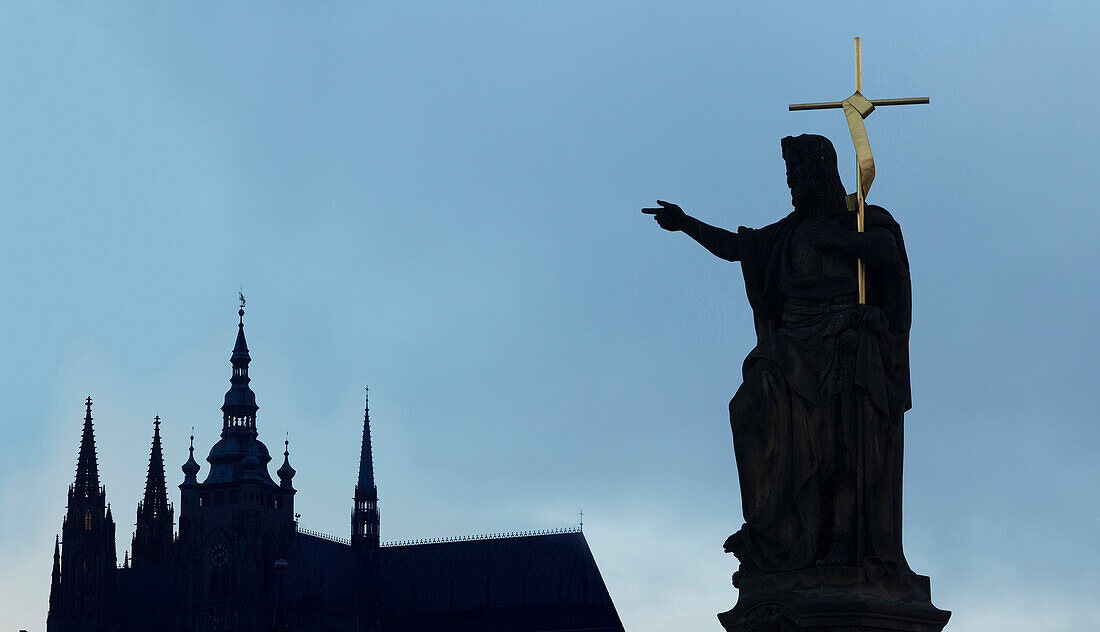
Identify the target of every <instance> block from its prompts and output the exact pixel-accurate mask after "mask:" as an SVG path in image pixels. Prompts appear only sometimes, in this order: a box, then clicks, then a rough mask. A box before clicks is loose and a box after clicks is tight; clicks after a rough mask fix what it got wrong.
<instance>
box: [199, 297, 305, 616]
mask: <svg viewBox="0 0 1100 632" xmlns="http://www.w3.org/2000/svg"><path fill="white" fill-rule="evenodd" d="M237 314H238V316H239V317H240V319H239V321H238V323H237V339H236V342H235V344H234V346H233V353H232V355H231V356H230V364H231V365H232V374H231V376H230V379H229V382H230V386H229V390H228V391H226V393H225V398H224V401H223V404H222V407H221V410H222V431H221V439H220V440H219V441H218V442H217V443H216V444H214V446H213V447H212V448H211V449H210V453H209V454H208V455H207V457H206V461H207V463H209V464H210V469H209V471H208V473H207V475H206V478H205V480H203V481H202V482H201V483H200V482H199V479H198V476H197V475H198V472H199V469H200V468H199V465H198V463H196V462H195V460H194V447H193V446H192V448H191V454H190V458H188V460H187V463H185V464H184V466H183V472H184V476H185V478H184V482H183V484H182V485H180V492H181V500H182V502H181V507H180V549H181V555H180V558H179V562H180V567H181V569H182V570H181V573H182V575H183V579H182V583H183V586H182V588H183V592H184V594H185V595H186V597H185V599H184V603H183V604H181V605H182V609H181V612H180V619H181V623H182V626H181V627H182V629H184V630H196V631H197V630H207V629H211V630H219V629H233V630H239V631H240V632H259V631H260V630H261V629H265V628H261V627H256V626H258V625H259V624H258V623H257V622H259V621H263V620H265V619H266V620H270V618H271V609H272V608H273V607H274V599H275V592H276V591H275V577H274V570H273V568H274V564H275V560H277V559H278V558H279V556H280V555H281V554H282V553H283V552H284V551H285V550H286V547H287V546H288V544H289V542H290V538H291V536H292V535H293V532H294V527H295V525H294V493H295V491H294V488H293V487H292V486H291V477H293V468H290V463H289V450H286V451H284V457H285V458H284V468H281V469H280V479H281V481H282V484H281V485H280V484H278V483H276V482H275V481H273V480H272V478H271V475H270V474H269V473H268V467H267V466H268V463H270V462H271V454H270V453H269V452H268V449H267V446H266V445H264V443H263V442H262V441H260V439H259V432H258V430H257V424H256V413H257V411H258V410H259V407H258V406H257V405H256V394H255V393H253V392H252V388H251V387H250V385H249V384H250V382H251V379H250V378H249V375H248V368H249V363H250V362H251V361H252V358H251V356H250V354H249V351H248V342H247V341H246V339H245V334H244V297H243V296H242V297H241V309H240V311H238V312H237Z"/></svg>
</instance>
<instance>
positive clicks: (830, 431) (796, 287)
mask: <svg viewBox="0 0 1100 632" xmlns="http://www.w3.org/2000/svg"><path fill="white" fill-rule="evenodd" d="M782 147H783V160H784V161H785V162H786V163H787V185H788V186H789V187H790V189H791V201H792V203H793V205H794V212H792V213H791V214H790V215H788V216H787V217H785V218H783V219H781V220H779V221H778V222H776V223H774V224H771V225H770V226H765V227H763V228H758V229H751V228H744V227H742V228H739V229H738V231H737V233H732V232H729V231H726V230H723V229H721V228H717V227H714V226H710V225H708V224H705V223H703V222H701V221H699V220H697V219H695V218H693V217H691V216H689V215H687V214H685V213H684V212H683V211H682V210H681V209H680V207H678V206H676V205H675V204H671V203H668V202H662V201H658V204H660V208H650V209H643V212H645V213H649V214H652V215H654V217H655V219H656V220H657V222H658V223H659V224H660V225H661V227H662V228H664V229H666V230H670V231H683V232H685V233H687V234H688V235H689V236H690V237H692V238H693V239H695V240H696V241H698V242H699V243H700V244H702V245H703V246H704V247H705V248H706V249H707V250H709V251H711V252H712V253H714V254H715V255H716V256H718V257H721V258H722V259H726V260H727V261H739V262H741V269H742V271H743V273H744V277H745V287H746V290H747V292H748V298H749V303H750V305H751V306H752V310H753V316H754V319H755V324H756V335H757V344H756V347H755V348H754V349H753V350H752V352H750V353H749V356H748V357H747V358H746V359H745V363H744V367H743V379H744V382H743V383H742V385H741V387H740V388H739V389H738V390H737V393H736V394H735V395H734V397H733V400H732V401H730V406H729V410H730V424H731V426H732V428H733V447H734V453H735V455H736V458H737V472H738V478H739V479H740V485H741V500H742V507H743V510H744V515H745V524H744V526H742V527H741V529H740V530H739V531H738V532H737V533H735V534H733V535H731V536H730V537H729V539H728V540H727V541H726V550H727V551H730V552H733V553H734V554H735V555H736V556H737V558H738V559H739V560H740V562H741V567H740V569H739V571H738V573H737V575H735V577H734V579H735V583H737V584H738V585H741V584H743V583H744V581H745V580H746V579H749V578H752V577H755V576H759V575H762V574H769V573H777V572H781V571H792V570H798V569H805V568H812V567H818V566H848V567H862V568H863V569H864V570H865V576H866V577H867V578H868V579H871V580H874V579H875V578H877V577H882V576H884V575H894V574H899V573H900V574H904V573H911V572H912V571H910V570H909V567H908V565H907V564H906V562H905V557H904V555H903V554H902V546H901V465H902V415H903V413H904V412H905V411H906V410H908V409H909V408H910V391H909V324H910V313H911V298H910V282H909V262H908V259H907V258H906V255H905V246H904V244H903V242H902V236H901V229H900V228H899V227H898V224H897V222H895V221H894V219H893V218H892V217H891V216H890V214H889V213H888V212H886V210H885V209H882V208H880V207H877V206H867V207H866V219H865V232H863V233H859V232H857V231H856V214H855V213H853V212H849V211H848V207H847V205H846V196H845V191H844V187H843V185H842V184H841V181H840V176H839V174H838V173H837V166H836V152H835V151H834V149H833V146H832V144H831V143H830V142H829V140H828V139H826V138H824V137H822V136H812V135H803V136H798V137H787V138H784V139H783V140H782ZM857 257H859V258H862V259H863V261H864V263H865V266H866V270H867V273H866V287H867V304H866V305H861V304H859V301H858V292H857V280H856V258H857Z"/></svg>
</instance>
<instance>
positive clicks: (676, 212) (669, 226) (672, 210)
mask: <svg viewBox="0 0 1100 632" xmlns="http://www.w3.org/2000/svg"><path fill="white" fill-rule="evenodd" d="M657 203H658V204H660V205H661V207H660V208H643V209H642V212H643V213H645V214H646V215H652V216H653V219H655V220H657V223H658V224H660V225H661V228H663V229H665V230H672V231H676V230H683V229H684V220H685V219H686V218H687V214H686V213H684V209H682V208H680V207H679V206H677V205H675V204H673V203H672V202H665V201H664V200H657Z"/></svg>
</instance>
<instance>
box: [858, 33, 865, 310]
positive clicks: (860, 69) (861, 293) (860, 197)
mask: <svg viewBox="0 0 1100 632" xmlns="http://www.w3.org/2000/svg"><path fill="white" fill-rule="evenodd" d="M856 92H859V93H861V94H862V93H863V55H862V54H861V50H860V46H859V38H858V37H857V38H856ZM856 199H857V200H858V201H859V208H858V209H857V211H856V213H857V214H856V230H858V231H859V232H861V233H862V232H863V170H862V169H860V168H859V159H858V158H856ZM856 278H857V279H858V281H859V304H860V305H865V304H866V303H867V279H866V273H865V271H864V269H863V259H860V258H856Z"/></svg>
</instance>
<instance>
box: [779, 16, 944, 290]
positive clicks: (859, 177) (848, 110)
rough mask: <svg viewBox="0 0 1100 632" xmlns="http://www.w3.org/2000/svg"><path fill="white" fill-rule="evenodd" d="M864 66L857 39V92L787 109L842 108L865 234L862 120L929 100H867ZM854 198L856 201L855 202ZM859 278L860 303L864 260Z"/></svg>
mask: <svg viewBox="0 0 1100 632" xmlns="http://www.w3.org/2000/svg"><path fill="white" fill-rule="evenodd" d="M862 66H863V62H862V55H861V52H860V46H859V38H858V37H857V38H856V91H855V93H853V94H852V96H850V97H848V98H847V99H844V100H843V101H829V102H825V103H793V104H791V105H790V106H788V109H789V111H791V112H797V111H800V110H827V109H832V108H839V109H843V110H844V118H846V119H847V120H848V130H849V131H850V132H851V133H852V144H853V145H855V148H856V192H855V193H854V194H853V195H850V196H848V208H849V209H850V210H854V211H857V213H858V214H857V215H856V228H857V230H859V232H861V233H862V232H863V206H864V199H865V198H866V197H867V192H868V191H870V190H871V183H872V182H873V181H874V179H875V158H874V156H872V155H871V142H870V141H869V140H868V139H867V128H866V127H864V125H863V119H865V118H867V117H868V116H869V115H870V114H871V112H874V111H875V108H876V107H878V106H880V105H922V104H926V103H928V102H929V99H928V97H911V98H904V99H868V98H867V97H865V96H863V92H862V91H863V68H862ZM853 196H854V198H855V199H853ZM856 274H857V275H858V278H859V302H860V304H863V303H866V302H867V287H866V279H865V277H866V273H865V271H864V269H863V259H858V260H857V263H856Z"/></svg>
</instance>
